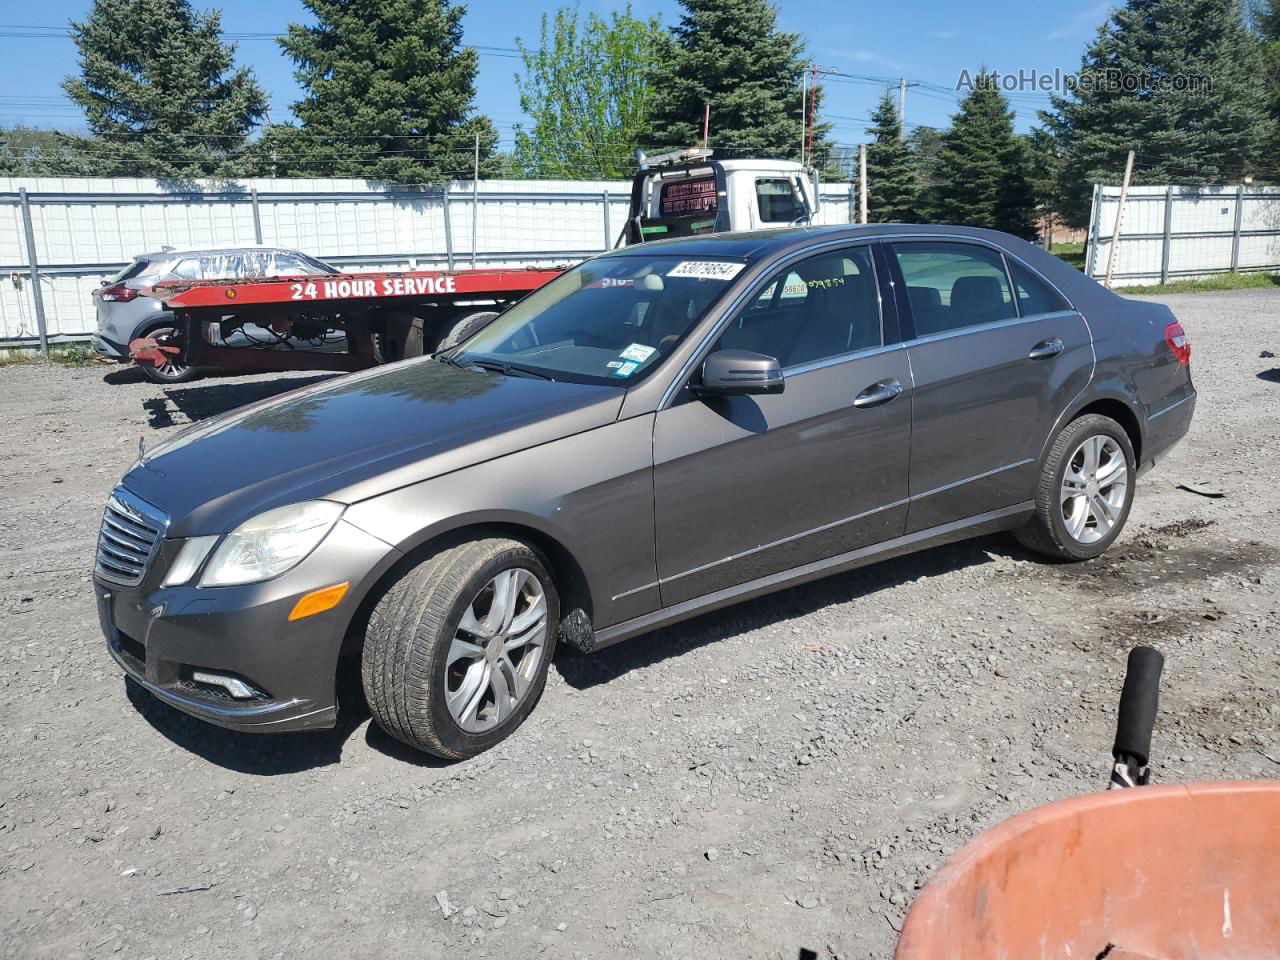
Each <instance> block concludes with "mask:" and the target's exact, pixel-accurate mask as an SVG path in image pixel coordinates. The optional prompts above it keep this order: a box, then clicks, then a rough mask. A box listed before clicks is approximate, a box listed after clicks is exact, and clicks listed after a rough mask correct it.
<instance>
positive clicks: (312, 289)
mask: <svg viewBox="0 0 1280 960" xmlns="http://www.w3.org/2000/svg"><path fill="white" fill-rule="evenodd" d="M457 292H458V287H457V283H456V282H455V280H454V277H453V275H452V274H448V273H437V274H428V275H425V276H416V277H381V278H372V277H351V278H349V279H348V278H336V279H333V280H309V281H307V282H306V283H291V284H289V299H291V300H350V299H354V298H356V297H415V296H416V297H421V296H426V295H428V294H441V293H457Z"/></svg>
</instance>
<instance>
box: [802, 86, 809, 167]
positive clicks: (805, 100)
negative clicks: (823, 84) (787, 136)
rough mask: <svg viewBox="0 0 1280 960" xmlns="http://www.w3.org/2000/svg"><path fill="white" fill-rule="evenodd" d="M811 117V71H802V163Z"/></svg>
mask: <svg viewBox="0 0 1280 960" xmlns="http://www.w3.org/2000/svg"><path fill="white" fill-rule="evenodd" d="M808 116H809V71H808V70H801V71H800V162H801V163H802V164H803V163H804V145H805V142H806V140H807V136H806V135H807V134H808V129H807V128H808V123H806V119H807V118H808Z"/></svg>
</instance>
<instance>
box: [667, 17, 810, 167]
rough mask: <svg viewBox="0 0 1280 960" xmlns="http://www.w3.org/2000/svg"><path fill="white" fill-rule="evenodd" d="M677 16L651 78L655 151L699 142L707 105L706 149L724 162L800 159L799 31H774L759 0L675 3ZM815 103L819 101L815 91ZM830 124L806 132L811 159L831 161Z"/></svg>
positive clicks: (801, 44) (802, 53)
mask: <svg viewBox="0 0 1280 960" xmlns="http://www.w3.org/2000/svg"><path fill="white" fill-rule="evenodd" d="M680 4H681V6H682V7H684V13H683V15H682V16H681V18H680V23H679V24H678V25H677V26H676V27H675V28H674V29H673V30H672V33H671V36H670V37H669V38H668V39H667V42H666V43H665V45H664V46H665V48H666V49H665V50H664V51H662V54H661V62H660V63H659V65H658V67H657V70H656V72H655V76H654V86H655V105H654V115H653V122H652V125H651V127H650V131H649V135H648V140H649V143H650V145H651V146H653V147H659V148H672V147H688V146H693V145H695V144H698V143H700V142H701V140H702V118H703V109H704V107H705V106H706V105H707V104H710V106H711V138H710V139H711V146H712V148H713V149H714V150H715V151H716V153H717V154H719V155H721V156H726V157H735V156H739V157H767V158H771V159H792V160H797V159H799V158H800V151H801V146H800V144H801V133H802V131H803V129H804V127H803V123H804V119H803V117H804V108H803V104H802V99H803V96H804V94H803V91H802V82H801V74H802V73H803V72H804V71H805V70H807V69H808V63H807V60H806V57H805V51H804V42H803V40H802V39H801V38H800V36H799V34H795V33H783V32H782V31H780V30H779V29H778V14H777V10H776V9H775V8H774V7H773V6H771V5H770V4H769V3H768V2H766V0H680ZM817 102H818V104H819V105H820V104H821V92H820V91H819V99H818V101H817ZM829 131H830V126H829V125H828V124H824V123H818V124H816V125H815V127H814V132H813V153H812V156H813V159H814V162H815V163H816V165H818V166H826V165H827V163H828V159H829V158H830V159H834V153H833V149H832V145H831V143H830V142H829V140H828V137H827V135H828V133H829Z"/></svg>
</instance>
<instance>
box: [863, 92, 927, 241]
mask: <svg viewBox="0 0 1280 960" xmlns="http://www.w3.org/2000/svg"><path fill="white" fill-rule="evenodd" d="M871 123H872V126H871V128H870V130H869V132H870V133H871V136H872V137H873V141H872V143H871V144H870V145H868V147H867V211H868V216H869V217H870V218H871V222H872V223H915V222H917V220H918V219H919V214H918V213H917V209H916V197H917V194H918V192H919V183H918V180H917V177H916V168H915V163H914V158H913V157H912V155H911V148H910V147H908V146H907V144H906V141H905V140H903V138H902V125H901V124H900V123H899V122H898V103H897V100H896V99H895V98H894V96H893V94H892V93H890V92H889V91H888V90H886V91H885V93H884V96H883V97H881V98H880V103H879V105H878V106H877V107H876V109H875V112H874V113H873V114H872V115H871Z"/></svg>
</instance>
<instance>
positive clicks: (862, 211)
mask: <svg viewBox="0 0 1280 960" xmlns="http://www.w3.org/2000/svg"><path fill="white" fill-rule="evenodd" d="M858 217H859V219H858V222H859V223H866V222H867V145H866V144H865V143H860V144H858Z"/></svg>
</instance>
